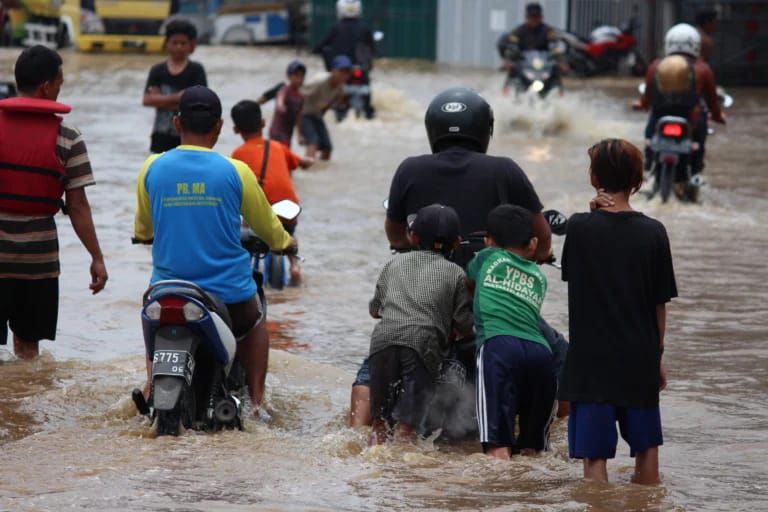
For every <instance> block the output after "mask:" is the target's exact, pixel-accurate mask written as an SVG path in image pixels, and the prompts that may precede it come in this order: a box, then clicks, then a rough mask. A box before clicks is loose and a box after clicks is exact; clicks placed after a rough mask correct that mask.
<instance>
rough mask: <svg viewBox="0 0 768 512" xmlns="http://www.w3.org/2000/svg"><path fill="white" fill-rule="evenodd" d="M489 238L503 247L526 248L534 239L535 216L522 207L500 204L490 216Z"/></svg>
mask: <svg viewBox="0 0 768 512" xmlns="http://www.w3.org/2000/svg"><path fill="white" fill-rule="evenodd" d="M488 236H489V237H492V238H493V239H494V240H495V241H496V243H497V244H498V245H499V246H501V247H514V248H521V247H525V246H526V245H528V242H530V241H531V238H533V215H532V214H531V212H529V211H528V210H526V209H525V208H523V207H522V206H517V205H513V204H500V205H499V206H497V207H496V208H494V209H493V210H491V212H490V213H489V214H488Z"/></svg>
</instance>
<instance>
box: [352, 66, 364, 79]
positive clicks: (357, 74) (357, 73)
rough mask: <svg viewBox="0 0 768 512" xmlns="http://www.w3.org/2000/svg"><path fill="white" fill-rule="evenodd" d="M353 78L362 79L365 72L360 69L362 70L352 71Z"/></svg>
mask: <svg viewBox="0 0 768 512" xmlns="http://www.w3.org/2000/svg"><path fill="white" fill-rule="evenodd" d="M352 76H353V77H354V78H362V77H363V70H362V69H360V68H355V69H354V70H353V71H352Z"/></svg>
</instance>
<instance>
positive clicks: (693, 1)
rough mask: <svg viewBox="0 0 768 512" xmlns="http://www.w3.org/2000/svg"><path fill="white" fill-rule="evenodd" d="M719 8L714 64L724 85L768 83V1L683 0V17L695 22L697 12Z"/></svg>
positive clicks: (714, 36)
mask: <svg viewBox="0 0 768 512" xmlns="http://www.w3.org/2000/svg"><path fill="white" fill-rule="evenodd" d="M704 7H707V8H716V9H717V10H718V12H719V19H720V26H719V28H718V30H717V31H716V32H715V33H714V34H713V35H712V37H713V38H714V40H715V49H714V53H713V55H712V60H711V62H710V64H711V65H712V68H713V69H714V71H715V75H716V77H717V82H718V83H720V84H723V85H768V2H766V1H765V0H763V1H757V0H730V1H729V0H719V1H717V2H714V1H708V0H682V1H681V2H680V13H679V14H680V20H681V21H685V22H689V23H693V21H694V19H695V16H696V11H698V10H699V9H702V8H704Z"/></svg>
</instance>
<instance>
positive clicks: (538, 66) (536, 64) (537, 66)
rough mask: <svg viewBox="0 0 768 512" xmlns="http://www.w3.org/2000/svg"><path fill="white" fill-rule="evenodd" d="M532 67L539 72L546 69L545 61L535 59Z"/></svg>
mask: <svg viewBox="0 0 768 512" xmlns="http://www.w3.org/2000/svg"><path fill="white" fill-rule="evenodd" d="M531 65H532V66H533V69H537V70H538V69H541V68H543V67H544V61H543V60H541V59H539V58H536V59H533V62H532V63H531Z"/></svg>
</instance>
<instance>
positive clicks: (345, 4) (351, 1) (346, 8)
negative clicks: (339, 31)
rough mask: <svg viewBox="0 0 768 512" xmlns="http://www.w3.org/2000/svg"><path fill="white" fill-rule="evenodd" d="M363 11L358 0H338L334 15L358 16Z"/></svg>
mask: <svg viewBox="0 0 768 512" xmlns="http://www.w3.org/2000/svg"><path fill="white" fill-rule="evenodd" d="M362 12H363V6H362V4H361V3H360V0H339V1H338V2H336V15H337V16H338V17H339V19H342V18H359V17H360V15H361V14H362Z"/></svg>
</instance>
